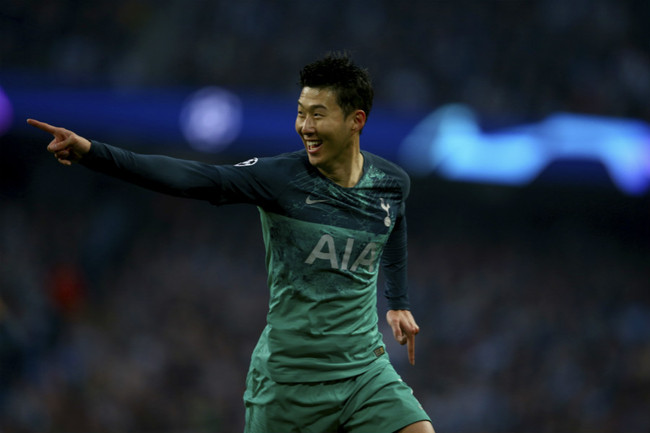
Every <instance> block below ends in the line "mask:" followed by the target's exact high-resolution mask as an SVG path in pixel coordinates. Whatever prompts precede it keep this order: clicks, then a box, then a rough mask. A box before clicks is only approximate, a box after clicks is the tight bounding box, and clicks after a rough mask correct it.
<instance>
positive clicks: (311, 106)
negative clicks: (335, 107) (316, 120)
mask: <svg viewBox="0 0 650 433" xmlns="http://www.w3.org/2000/svg"><path fill="white" fill-rule="evenodd" d="M298 105H299V106H301V107H302V108H306V109H309V110H317V109H319V108H321V109H323V110H327V107H326V106H325V105H323V104H314V105H310V106H308V107H306V106H305V105H304V104H303V103H302V102H300V101H298Z"/></svg>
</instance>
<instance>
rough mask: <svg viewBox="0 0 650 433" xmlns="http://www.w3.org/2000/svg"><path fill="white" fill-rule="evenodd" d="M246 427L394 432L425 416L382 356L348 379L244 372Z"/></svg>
mask: <svg viewBox="0 0 650 433" xmlns="http://www.w3.org/2000/svg"><path fill="white" fill-rule="evenodd" d="M244 403H245V405H246V429H245V432H246V433H292V432H296V433H330V432H331V433H342V432H346V433H366V432H367V433H393V432H395V431H398V430H400V429H402V428H404V427H406V426H407V425H409V424H412V423H414V422H418V421H424V420H428V421H430V419H429V417H428V416H427V414H426V412H425V411H424V409H422V406H421V405H420V403H419V402H418V401H417V399H416V398H415V397H414V396H413V391H412V390H411V388H409V387H408V386H407V385H406V384H405V383H404V382H403V381H402V379H401V378H400V376H399V375H398V374H397V372H396V371H395V369H394V368H393V366H392V365H391V364H390V362H388V360H387V359H386V358H384V359H381V358H380V359H378V360H377V361H375V362H374V363H373V366H372V367H371V369H370V370H368V371H367V372H365V373H363V374H361V375H359V376H355V377H352V378H349V379H341V380H334V381H329V382H313V383H309V382H307V383H277V382H274V381H273V380H271V379H270V378H268V377H266V376H264V375H263V374H261V373H260V372H259V371H258V370H256V369H255V368H254V367H253V368H251V369H250V371H249V372H248V377H247V379H246V392H245V393H244Z"/></svg>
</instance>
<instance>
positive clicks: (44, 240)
mask: <svg viewBox="0 0 650 433" xmlns="http://www.w3.org/2000/svg"><path fill="white" fill-rule="evenodd" d="M34 162H36V161H34ZM32 167H36V168H33V169H32V170H33V171H32V173H30V174H31V175H30V176H29V179H30V180H29V181H28V182H27V184H26V185H25V186H24V189H22V190H16V189H15V188H14V190H13V193H12V194H10V195H5V196H4V197H3V199H4V200H3V206H2V207H0V228H1V232H0V287H1V290H0V371H1V372H2V374H1V375H0V380H1V382H0V431H2V432H26V433H27V432H67V433H75V432H79V433H81V432H96V433H102V432H107V433H108V432H118V431H119V432H124V431H129V432H134V433H139V432H143V433H144V432H151V433H153V432H160V433H163V432H167V433H180V432H196V433H203V432H235V431H241V430H242V425H243V402H242V394H243V390H244V379H245V375H246V372H247V367H248V363H249V359H250V353H251V351H252V349H253V346H254V344H255V342H256V340H257V338H258V335H259V333H260V331H261V329H262V328H263V326H264V323H265V313H266V308H267V305H266V303H267V300H268V294H267V289H266V280H265V267H264V257H263V244H262V240H261V230H260V227H259V218H258V213H257V210H256V209H254V208H252V207H246V206H239V205H237V206H226V207H221V208H215V207H213V206H210V205H208V204H206V203H200V202H193V201H188V200H183V199H175V198H170V197H166V196H162V195H157V194H154V193H150V192H147V191H142V190H140V189H137V188H135V187H130V186H127V185H124V184H121V183H118V182H117V181H113V180H110V179H104V178H102V177H100V176H99V175H95V174H93V173H90V172H88V171H87V170H86V169H84V168H82V167H74V168H71V169H69V168H65V167H61V166H59V165H58V164H56V163H55V162H54V161H51V160H50V159H49V158H47V160H46V161H43V162H39V163H34V164H32ZM39 179H40V180H39ZM73 190H74V191H75V193H74V194H70V193H69V192H70V191H73ZM16 191H19V192H16ZM20 191H22V192H20ZM16 195H20V197H18V198H16ZM648 210H649V205H648V202H647V200H643V199H639V198H628V197H623V196H621V195H619V194H618V193H616V192H614V191H609V190H600V189H595V190H594V189H577V190H574V191H567V190H564V189H562V188H561V187H559V186H533V187H529V188H526V189H508V188H491V187H479V186H470V185H453V184H449V183H443V182H442V181H439V180H436V179H415V181H414V186H413V195H412V197H411V200H410V204H409V209H408V212H409V231H410V241H409V242H410V255H409V257H410V262H409V263H410V264H409V266H410V284H411V298H412V303H413V310H414V314H415V317H416V318H417V320H418V322H419V325H420V327H421V329H422V331H421V334H420V335H419V336H418V338H417V345H416V366H415V367H411V366H409V365H408V362H407V359H406V353H405V349H404V348H403V347H401V346H399V345H397V344H396V343H395V342H393V339H392V335H391V332H390V330H389V329H388V328H387V326H386V325H385V320H384V308H385V302H384V301H383V299H382V293H381V289H380V291H379V305H380V306H379V317H380V324H381V329H382V332H383V333H384V335H385V342H386V344H387V349H388V352H389V354H390V356H391V359H392V360H393V362H394V364H395V366H396V368H397V370H398V371H399V372H400V374H401V375H402V376H403V378H404V379H405V380H406V381H407V383H409V384H410V385H411V386H412V388H413V389H414V392H415V394H416V396H417V397H418V398H419V399H420V401H421V402H422V404H423V405H424V406H425V408H426V410H427V411H428V412H429V413H430V415H431V416H432V417H433V420H434V424H435V426H436V428H437V430H438V431H441V432H445V431H454V432H459V433H462V432H466V433H480V432H494V433H504V432H514V431H526V432H549V433H550V432H558V431H571V432H575V433H580V432H590V433H593V432H603V433H605V432H614V431H625V432H630V433H632V432H647V431H648V429H649V428H650V416H649V415H648V412H647V408H648V407H649V406H650V291H649V290H648V281H650V268H649V267H648V244H649V241H650V231H649V230H648V228H647V224H645V223H644V222H643V221H642V220H645V221H647V218H645V217H644V216H643V215H646V216H647V214H648Z"/></svg>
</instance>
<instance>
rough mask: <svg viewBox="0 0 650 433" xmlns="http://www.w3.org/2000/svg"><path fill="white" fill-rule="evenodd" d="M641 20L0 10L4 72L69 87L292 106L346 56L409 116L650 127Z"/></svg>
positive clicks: (609, 3) (538, 12) (203, 3)
mask: <svg viewBox="0 0 650 433" xmlns="http://www.w3.org/2000/svg"><path fill="white" fill-rule="evenodd" d="M648 16H650V3H648V2H645V1H637V0H625V1H619V0H574V1H570V2H568V1H565V0H539V1H506V0H488V1H485V0H472V1H467V2H463V3H462V4H461V3H458V2H455V1H446V0H436V1H431V0H412V1H410V2H408V3H403V2H393V1H389V0H377V1H363V0H332V1H328V2H304V1H295V0H282V1H272V2H271V1H264V0H240V1H236V2H233V1H226V0H218V1H214V0H210V1H208V0H190V1H187V0H115V1H94V2H84V1H78V0H77V1H70V0H68V1H60V0H59V1H52V0H4V1H3V7H2V8H1V10H0V20H2V21H1V25H0V58H1V59H2V62H3V68H16V69H17V70H20V71H23V72H25V71H30V70H39V71H40V70H47V71H50V72H54V73H55V74H57V76H58V77H59V78H60V79H61V80H64V82H67V83H69V84H75V85H90V84H101V85H109V86H112V87H114V88H116V89H120V88H124V87H132V86H149V87H156V86H169V85H222V86H227V87H231V88H235V89H246V90H247V91H251V90H253V91H266V92H270V91H272V92H285V91H286V92H292V94H293V93H295V91H296V82H297V72H298V70H299V68H300V67H301V66H302V65H304V64H305V63H307V62H310V61H312V60H314V59H315V58H316V57H318V56H320V55H321V54H322V53H324V52H326V51H329V50H342V49H349V50H351V51H352V52H353V53H354V55H355V58H356V59H358V61H359V63H361V64H363V65H366V66H367V67H368V68H369V69H370V71H371V73H372V75H373V77H374V80H375V85H376V88H377V97H378V98H377V99H378V101H379V102H380V103H382V104H385V105H390V106H393V107H399V108H402V109H405V110H411V109H414V110H422V109H425V110H430V109H433V108H434V107H437V106H439V105H442V104H445V103H449V102H463V103H467V104H469V105H470V106H473V107H474V108H476V109H477V110H478V111H480V112H482V113H483V115H484V116H491V117H495V118H500V117H502V116H504V115H505V116H509V117H511V116H513V115H516V116H518V117H523V118H527V119H535V118H541V117H544V116H546V115H547V114H549V113H551V112H554V111H577V112H587V113H597V114H604V115H614V116H625V117H636V118H642V119H645V120H650V108H649V104H648V102H647V101H649V100H650V57H649V54H648V53H649V52H650V34H649V32H650V31H649V30H648V26H647V23H646V21H647V17H648Z"/></svg>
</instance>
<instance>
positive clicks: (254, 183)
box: [82, 141, 410, 382]
mask: <svg viewBox="0 0 650 433" xmlns="http://www.w3.org/2000/svg"><path fill="white" fill-rule="evenodd" d="M363 157H364V165H363V175H362V177H361V179H360V181H359V182H358V184H357V185H356V186H354V187H352V188H343V187H341V186H339V185H337V184H335V183H333V182H332V181H330V180H329V179H327V178H326V177H324V176H323V175H321V174H320V172H319V171H318V170H317V169H316V168H315V167H313V166H312V165H311V164H310V163H309V160H308V158H307V154H306V152H305V151H304V150H302V151H296V152H292V153H286V154H282V155H278V156H274V157H268V158H253V159H251V160H248V161H245V162H242V163H239V164H235V165H210V164H204V163H200V162H195V161H188V160H180V159H175V158H170V157H166V156H157V155H141V154H136V153H133V152H129V151H127V150H124V149H120V148H116V147H113V146H109V145H106V144H103V143H99V142H96V141H93V142H92V147H91V152H90V153H89V154H87V155H86V156H84V158H83V159H82V164H83V165H85V166H87V167H89V168H91V169H94V170H97V171H100V172H104V173H107V174H110V175H112V176H115V177H118V178H122V179H124V180H126V181H129V182H132V183H135V184H138V185H140V186H143V187H147V188H149V189H152V190H156V191H159V192H163V193H167V194H172V195H176V196H182V197H188V198H195V199H202V200H207V201H209V202H211V203H213V204H215V205H223V204H229V203H250V204H254V205H256V206H257V207H258V209H259V211H260V216H261V222H262V233H263V237H264V243H265V247H266V267H267V272H268V288H269V290H270V301H269V311H268V315H267V325H266V327H265V329H264V331H263V332H262V335H261V337H260V339H259V341H258V344H257V346H256V348H255V350H254V353H253V356H252V363H253V365H254V366H255V367H256V368H258V369H259V370H261V371H262V372H264V373H265V374H267V375H268V376H269V377H271V378H272V379H273V380H275V381H277V382H310V381H326V380H336V379H341V378H344V377H351V376H354V375H356V374H359V373H361V372H363V371H365V370H366V369H367V368H369V366H370V365H371V363H372V362H373V361H375V360H377V359H378V358H382V357H385V350H384V344H383V341H382V336H381V334H380V332H379V330H378V317H377V276H378V271H379V268H380V267H382V268H383V272H384V279H385V280H386V289H385V295H386V297H387V299H388V306H389V308H390V309H408V308H409V304H408V296H407V289H406V259H407V255H406V219H405V200H406V197H407V196H408V193H409V188H410V182H409V178H408V176H407V174H406V173H405V172H404V171H403V170H402V169H401V168H399V167H398V166H397V165H395V164H393V163H391V162H389V161H387V160H385V159H383V158H380V157H378V156H376V155H373V154H371V153H369V152H363Z"/></svg>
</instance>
